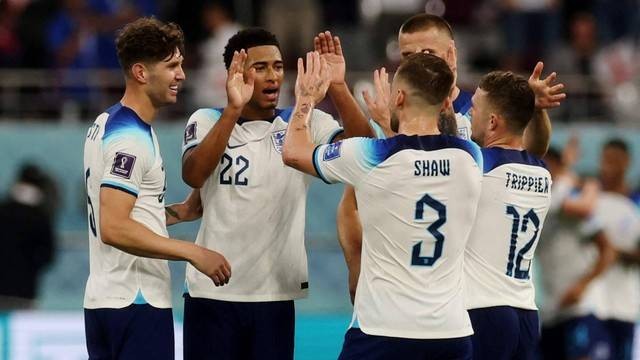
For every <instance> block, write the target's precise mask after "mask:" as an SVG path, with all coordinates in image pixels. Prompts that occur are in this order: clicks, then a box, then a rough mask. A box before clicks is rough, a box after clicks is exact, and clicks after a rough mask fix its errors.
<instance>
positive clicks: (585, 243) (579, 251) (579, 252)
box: [536, 176, 601, 325]
mask: <svg viewBox="0 0 640 360" xmlns="http://www.w3.org/2000/svg"><path fill="white" fill-rule="evenodd" d="M573 193H574V181H573V180H572V179H571V177H569V176H563V177H560V178H558V179H555V180H554V182H553V186H552V188H551V206H550V208H549V212H548V214H547V218H546V220H545V222H544V229H543V230H542V233H541V235H540V244H539V245H538V249H537V250H536V259H537V263H538V265H539V266H540V268H541V269H542V271H541V277H542V279H541V280H542V281H541V285H542V290H543V293H544V297H543V301H542V303H541V306H540V317H541V320H542V322H543V323H545V324H549V325H550V324H553V323H555V322H557V321H563V320H566V319H569V318H575V317H579V316H585V315H588V314H593V313H594V312H595V310H596V305H597V300H598V298H599V294H600V292H599V287H600V281H599V280H600V279H594V280H593V281H592V282H590V283H589V286H588V287H587V289H586V291H585V293H584V294H583V296H582V298H581V299H580V300H579V301H578V302H577V303H576V304H573V305H571V306H567V307H564V308H561V307H560V302H561V301H562V298H563V297H564V295H565V294H566V293H567V291H568V290H569V289H570V288H571V287H572V286H573V285H575V284H576V283H577V282H578V281H579V280H580V279H581V278H582V277H584V276H585V275H586V274H587V273H588V272H590V271H591V270H592V269H593V267H594V266H595V264H596V261H597V259H598V248H597V246H596V245H595V244H594V243H593V242H592V241H591V239H592V237H593V236H594V235H595V234H596V233H597V232H598V231H600V230H601V228H600V226H599V225H598V224H597V222H596V221H595V219H593V218H592V219H588V220H581V219H578V218H576V217H572V216H568V215H565V214H563V213H562V206H563V204H564V202H565V201H566V200H567V199H570V198H571V197H573V196H576V195H577V194H576V195H574V194H573Z"/></svg>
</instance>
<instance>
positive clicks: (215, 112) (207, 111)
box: [189, 108, 224, 123]
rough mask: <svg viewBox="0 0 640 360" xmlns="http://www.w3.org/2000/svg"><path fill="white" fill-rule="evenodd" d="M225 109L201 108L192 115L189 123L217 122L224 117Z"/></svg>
mask: <svg viewBox="0 0 640 360" xmlns="http://www.w3.org/2000/svg"><path fill="white" fill-rule="evenodd" d="M222 111H224V108H200V109H198V110H196V111H194V112H193V114H191V116H190V117H189V123H192V122H216V121H218V119H220V117H221V116H222Z"/></svg>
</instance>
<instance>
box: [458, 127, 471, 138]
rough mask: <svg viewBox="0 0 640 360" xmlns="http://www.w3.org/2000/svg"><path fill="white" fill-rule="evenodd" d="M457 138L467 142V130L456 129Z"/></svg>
mask: <svg viewBox="0 0 640 360" xmlns="http://www.w3.org/2000/svg"><path fill="white" fill-rule="evenodd" d="M458 137H459V138H460V139H462V140H469V131H468V130H467V128H464V127H461V128H458Z"/></svg>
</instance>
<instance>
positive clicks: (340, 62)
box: [313, 31, 346, 85]
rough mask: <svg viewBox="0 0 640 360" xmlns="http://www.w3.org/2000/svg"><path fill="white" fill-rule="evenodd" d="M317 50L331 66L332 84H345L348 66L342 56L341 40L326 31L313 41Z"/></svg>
mask: <svg viewBox="0 0 640 360" xmlns="http://www.w3.org/2000/svg"><path fill="white" fill-rule="evenodd" d="M313 45H314V47H315V50H316V51H317V52H319V53H320V56H321V57H322V58H323V59H324V61H325V62H326V63H327V65H328V66H329V71H330V72H331V84H332V85H337V84H343V83H344V77H345V72H346V64H345V61H344V56H343V55H342V45H341V44H340V38H338V37H337V36H331V32H329V31H325V32H322V33H319V34H318V35H317V36H316V37H315V38H314V39H313Z"/></svg>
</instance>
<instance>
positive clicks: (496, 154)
mask: <svg viewBox="0 0 640 360" xmlns="http://www.w3.org/2000/svg"><path fill="white" fill-rule="evenodd" d="M481 151H482V157H483V159H484V172H485V173H488V172H490V171H491V170H493V169H495V168H498V167H500V166H502V165H507V164H520V165H529V166H534V167H538V168H540V169H541V170H544V171H545V172H546V171H547V166H546V164H545V163H544V161H542V159H540V158H539V157H537V156H535V155H533V154H531V153H529V152H528V151H526V150H514V149H504V148H500V147H486V148H482V149H481Z"/></svg>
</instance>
